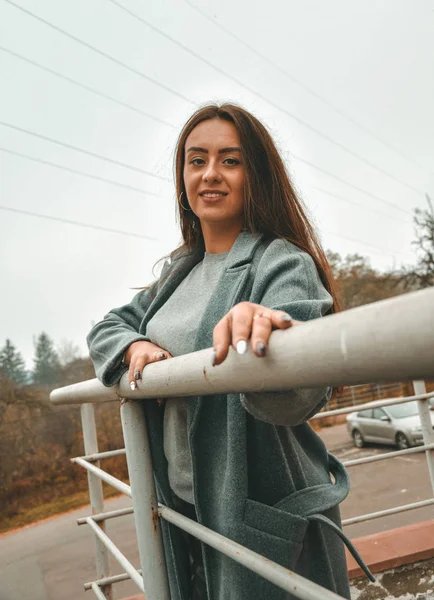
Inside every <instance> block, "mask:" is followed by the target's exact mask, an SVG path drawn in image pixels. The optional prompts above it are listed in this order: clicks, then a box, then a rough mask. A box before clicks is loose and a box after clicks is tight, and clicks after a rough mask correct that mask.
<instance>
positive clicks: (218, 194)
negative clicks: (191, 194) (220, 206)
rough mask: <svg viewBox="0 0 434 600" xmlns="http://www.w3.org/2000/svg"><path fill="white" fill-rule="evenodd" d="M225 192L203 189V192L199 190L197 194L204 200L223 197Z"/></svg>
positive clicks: (225, 194)
mask: <svg viewBox="0 0 434 600" xmlns="http://www.w3.org/2000/svg"><path fill="white" fill-rule="evenodd" d="M227 195H228V194H227V192H212V191H205V192H201V193H200V194H199V196H200V197H201V198H203V199H204V200H216V199H218V198H223V197H224V196H227Z"/></svg>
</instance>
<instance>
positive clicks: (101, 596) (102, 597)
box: [91, 583, 107, 600]
mask: <svg viewBox="0 0 434 600" xmlns="http://www.w3.org/2000/svg"><path fill="white" fill-rule="evenodd" d="M91 588H92V591H93V592H94V594H95V596H96V597H97V598H98V600H107V598H106V596H105V594H103V593H102V591H101V589H100V587H99V586H98V585H97V584H96V583H92V586H91Z"/></svg>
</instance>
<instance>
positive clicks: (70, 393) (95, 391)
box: [50, 379, 119, 404]
mask: <svg viewBox="0 0 434 600" xmlns="http://www.w3.org/2000/svg"><path fill="white" fill-rule="evenodd" d="M77 398H79V400H78V399H77ZM50 400H51V402H52V403H53V404H86V403H88V402H91V403H94V404H99V403H100V402H112V401H114V400H117V401H118V402H119V396H118V394H117V393H116V389H115V388H107V387H104V386H103V385H102V383H100V382H99V381H98V379H88V380H87V381H82V382H80V383H73V384H72V385H67V386H65V387H62V388H57V389H55V390H53V391H52V392H51V394H50Z"/></svg>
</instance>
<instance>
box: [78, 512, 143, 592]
mask: <svg viewBox="0 0 434 600" xmlns="http://www.w3.org/2000/svg"><path fill="white" fill-rule="evenodd" d="M86 522H87V524H88V525H89V527H90V528H91V529H92V531H93V532H94V533H95V535H96V536H97V537H98V538H99V539H100V540H101V541H102V543H103V544H104V546H105V547H106V548H107V550H108V551H109V552H110V553H111V554H112V555H113V557H114V558H115V559H116V560H117V561H118V563H119V564H120V565H121V567H123V568H124V569H125V571H126V572H127V573H128V575H129V576H130V578H131V579H132V581H134V583H135V584H136V585H137V587H138V588H139V590H140V591H141V592H143V591H144V589H143V579H142V576H141V575H140V573H139V572H138V571H137V569H136V568H135V567H134V566H133V565H132V564H131V563H130V561H129V560H128V559H127V558H126V556H124V555H123V554H122V552H121V551H120V550H119V548H118V547H117V546H116V545H115V544H114V543H113V542H112V541H111V539H110V538H109V537H108V535H106V534H105V533H104V532H103V531H102V529H101V528H100V527H99V526H98V525H97V524H96V523H94V521H93V519H92V517H87V519H86Z"/></svg>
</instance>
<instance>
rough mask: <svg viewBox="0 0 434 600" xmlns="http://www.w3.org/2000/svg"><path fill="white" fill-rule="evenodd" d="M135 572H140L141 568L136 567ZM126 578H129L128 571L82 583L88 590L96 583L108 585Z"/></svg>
mask: <svg viewBox="0 0 434 600" xmlns="http://www.w3.org/2000/svg"><path fill="white" fill-rule="evenodd" d="M137 573H140V574H141V573H142V571H141V569H137ZM127 579H131V577H130V576H129V575H128V573H120V574H119V575H111V576H110V577H104V578H102V579H96V580H95V581H88V582H87V583H85V584H84V589H85V590H86V591H87V590H90V589H91V588H92V585H93V584H94V583H96V585H108V584H110V583H119V582H121V581H126V580H127Z"/></svg>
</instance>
